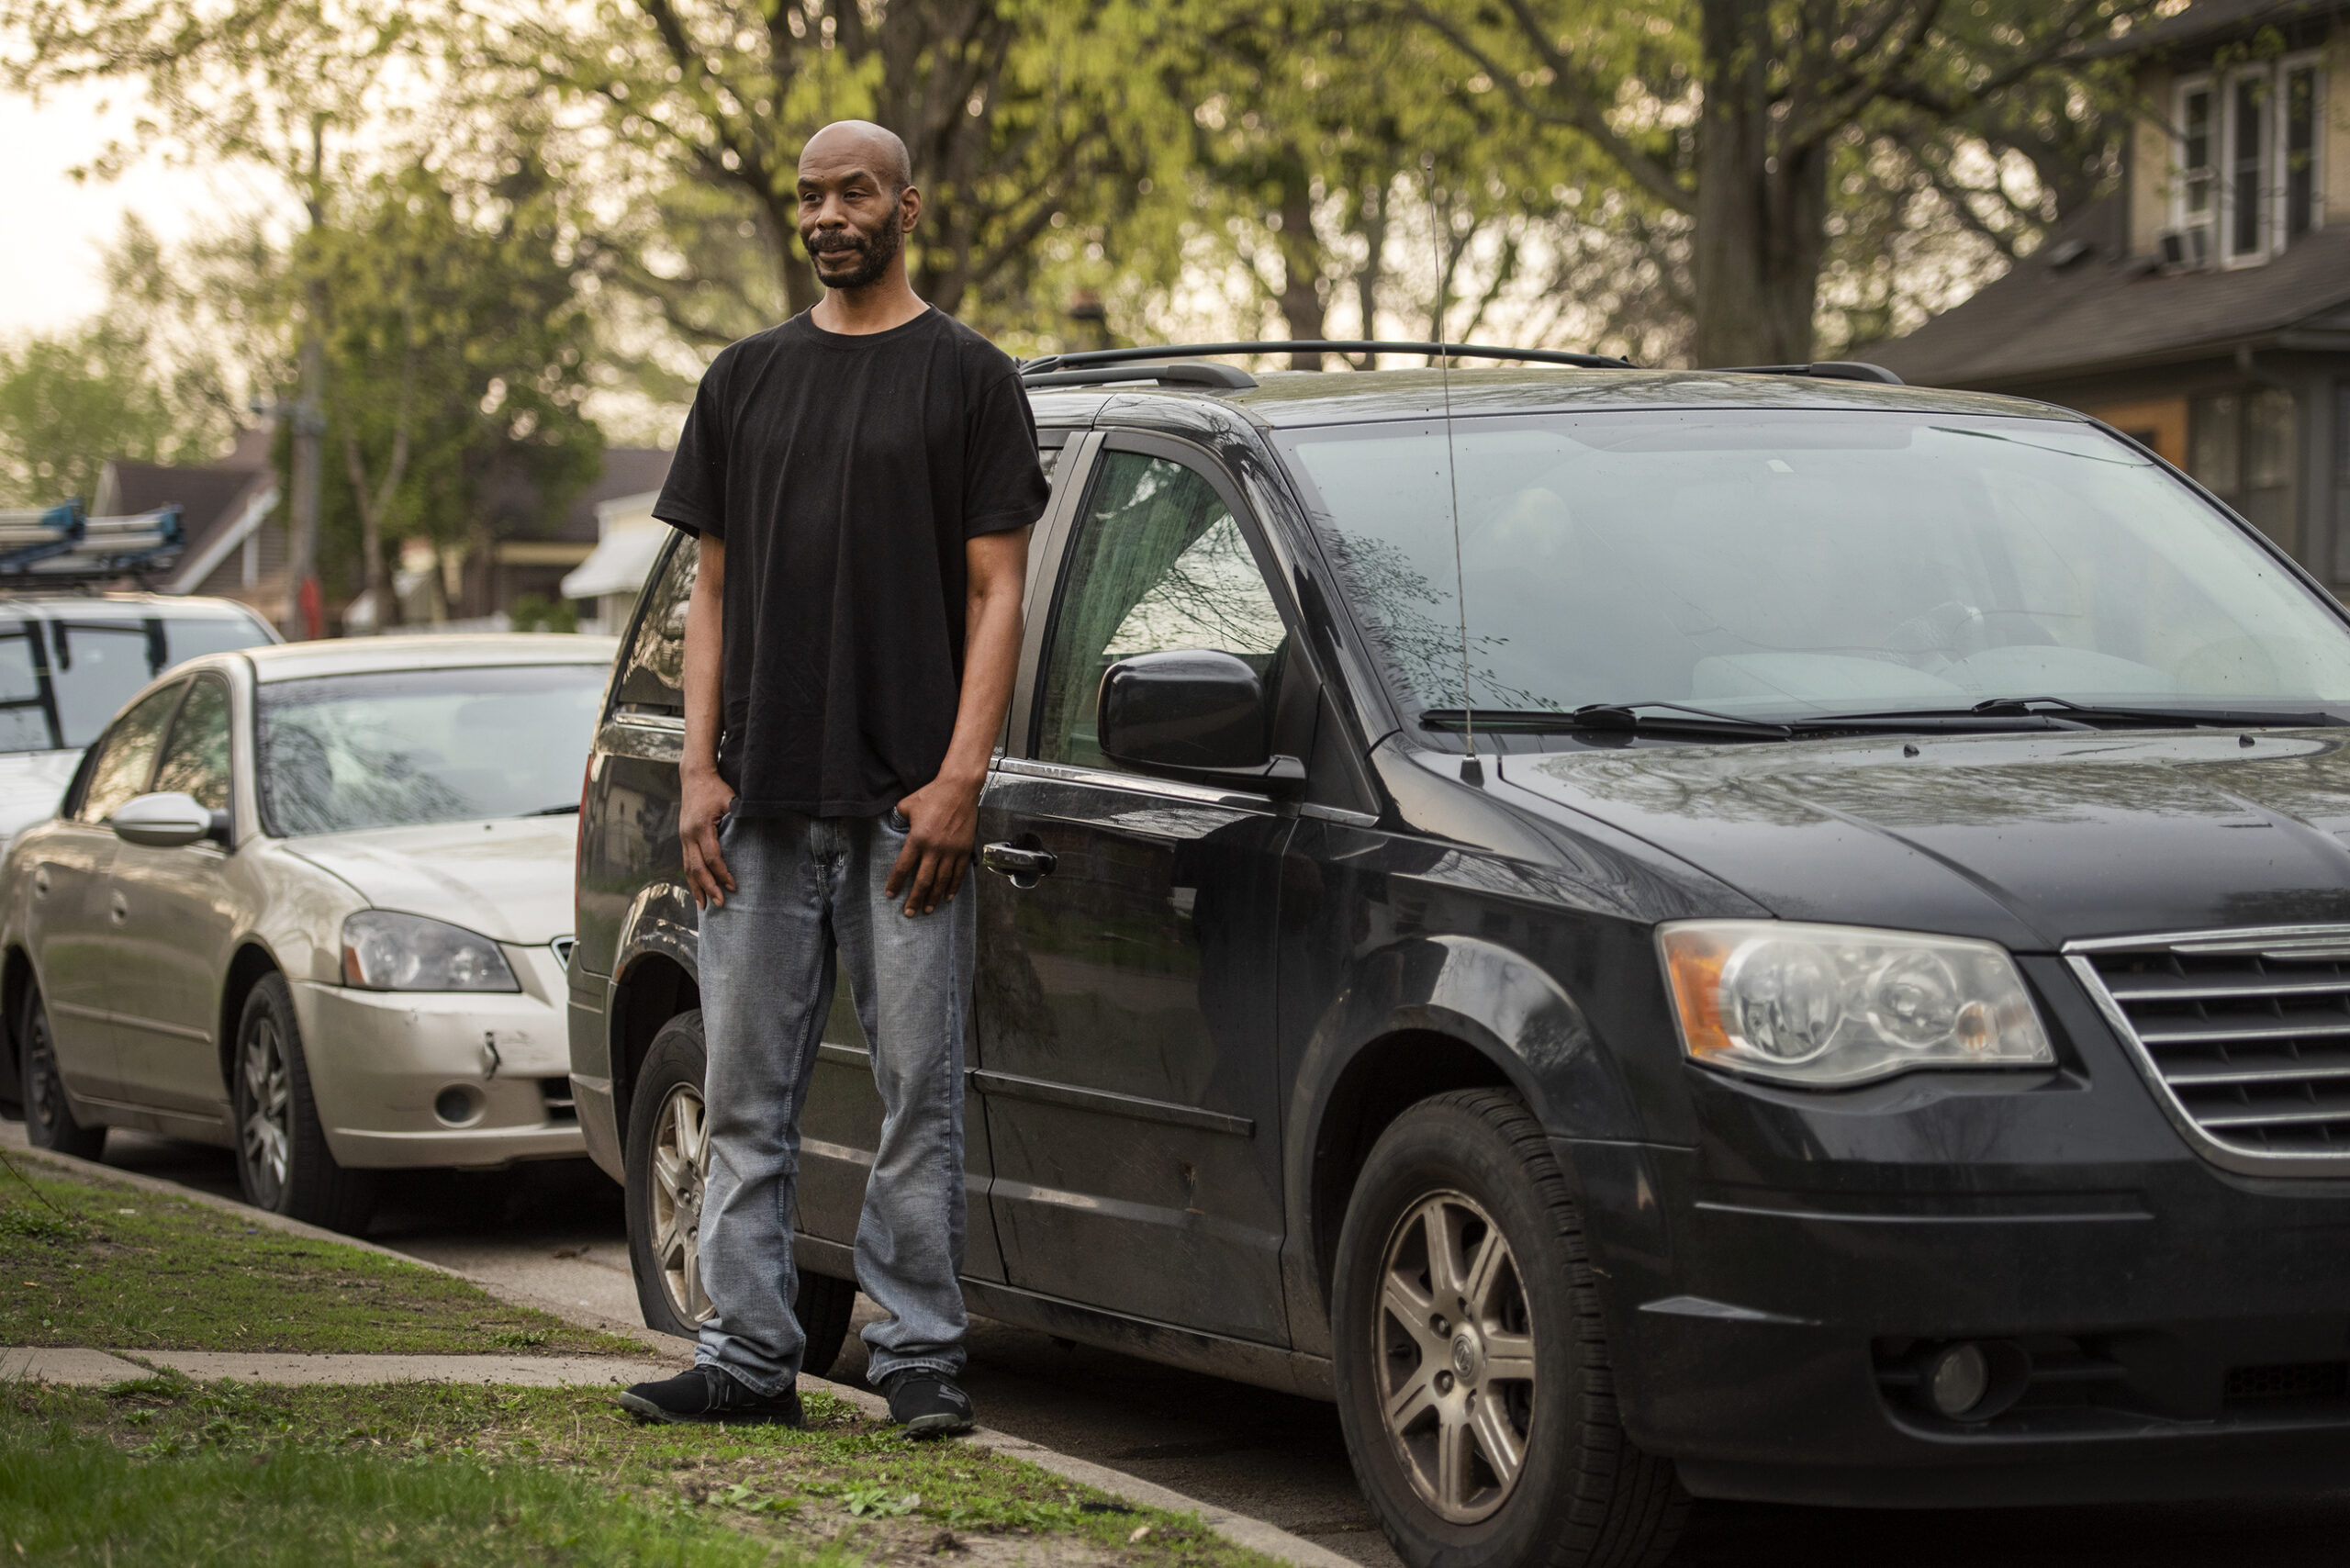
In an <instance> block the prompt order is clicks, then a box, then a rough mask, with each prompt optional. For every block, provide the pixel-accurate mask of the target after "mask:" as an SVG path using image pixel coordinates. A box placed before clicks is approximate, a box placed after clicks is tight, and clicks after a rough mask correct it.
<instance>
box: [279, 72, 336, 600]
mask: <svg viewBox="0 0 2350 1568" xmlns="http://www.w3.org/2000/svg"><path fill="white" fill-rule="evenodd" d="M325 179H326V118H325V117H324V116H322V115H318V116H313V117H311V119H310V188H309V191H308V194H307V196H306V198H305V202H304V205H305V206H307V207H308V208H309V212H310V233H311V236H312V238H313V239H314V240H315V239H316V237H317V235H318V233H319V230H320V229H322V228H323V227H324V226H325V222H326V200H325V192H324V183H325ZM309 296H310V298H309V307H310V308H309V319H308V320H307V321H306V322H304V323H303V329H302V359H301V366H300V369H299V371H298V373H297V376H298V385H297V387H296V391H295V402H294V409H293V413H294V443H293V444H294V454H293V456H294V473H293V476H292V477H293V490H294V495H293V501H292V505H291V507H290V509H289V510H288V512H287V516H286V523H287V530H286V532H287V533H288V535H289V537H288V539H287V541H286V544H287V549H286V564H285V565H286V572H285V615H284V617H283V618H282V619H283V623H284V626H285V634H286V635H287V636H288V637H316V636H319V635H320V634H322V633H323V632H324V631H325V627H324V624H323V622H325V619H326V606H325V603H324V601H323V600H322V599H320V597H319V577H318V569H319V568H318V562H319V438H320V437H321V436H323V435H324V434H325V433H326V428H327V421H326V415H325V413H324V411H323V408H322V398H321V394H322V392H323V390H324V387H325V383H326V374H327V349H326V338H325V332H326V308H327V290H326V279H325V278H324V277H323V276H322V275H320V274H319V270H318V257H317V255H316V247H315V246H313V253H312V256H311V267H310V281H309Z"/></svg>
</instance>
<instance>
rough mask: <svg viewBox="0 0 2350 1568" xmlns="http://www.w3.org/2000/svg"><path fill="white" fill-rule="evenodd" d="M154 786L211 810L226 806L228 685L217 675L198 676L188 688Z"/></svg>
mask: <svg viewBox="0 0 2350 1568" xmlns="http://www.w3.org/2000/svg"><path fill="white" fill-rule="evenodd" d="M155 788H156V789H158V790H179V791H180V792H181V793H183V794H186V795H193V796H195V797H196V803H197V804H198V805H201V806H208V807H210V808H211V809H212V810H213V811H216V812H225V811H227V810H228V809H229V689H228V688H227V687H226V686H223V685H222V684H221V683H220V682H218V680H213V679H210V678H200V679H198V680H197V681H196V683H195V684H194V685H192V686H191V687H189V688H188V693H187V700H186V701H185V703H183V704H181V706H180V711H179V715H178V716H177V717H176V718H174V719H173V721H172V735H171V739H170V740H169V741H167V742H165V743H164V745H163V761H162V766H161V767H158V768H156V769H155Z"/></svg>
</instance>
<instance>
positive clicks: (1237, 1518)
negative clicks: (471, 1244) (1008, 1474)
mask: <svg viewBox="0 0 2350 1568" xmlns="http://www.w3.org/2000/svg"><path fill="white" fill-rule="evenodd" d="M0 1145H5V1146H6V1150H7V1153H8V1157H9V1158H10V1159H23V1160H27V1161H28V1162H32V1163H36V1164H42V1163H45V1164H48V1165H51V1166H53V1167H55V1168H57V1169H59V1170H62V1171H64V1172H65V1173H67V1174H69V1175H73V1176H80V1177H84V1178H87V1179H90V1180H93V1181H98V1182H112V1183H114V1184H116V1185H117V1186H124V1187H129V1188H131V1189H133V1190H134V1191H137V1192H142V1193H153V1194H155V1195H157V1196H159V1197H167V1198H178V1199H181V1200H183V1201H185V1202H187V1203H191V1204H199V1205H202V1206H204V1207H207V1208H212V1209H217V1210H219V1211H220V1212H222V1213H224V1214H232V1215H241V1216H242V1217H243V1218H244V1219H245V1220H246V1221H247V1222H248V1223H249V1224H252V1225H253V1226H263V1227H266V1228H268V1229H271V1230H279V1231H284V1232H285V1233H286V1234H288V1235H290V1236H301V1237H307V1238H309V1239H311V1240H314V1241H332V1242H337V1243H340V1244H341V1245H342V1246H345V1247H356V1248H358V1249H360V1250H361V1251H363V1252H373V1253H375V1254H377V1255H379V1256H381V1257H385V1258H392V1259H397V1260H398V1261H400V1262H403V1263H406V1264H408V1265H409V1266H411V1267H413V1268H419V1269H430V1270H431V1271H433V1272H435V1273H440V1274H447V1275H449V1276H450V1277H452V1278H453V1279H460V1280H464V1282H466V1283H467V1284H470V1285H472V1286H474V1287H475V1288H476V1289H477V1290H481V1291H483V1292H486V1293H487V1294H489V1295H491V1296H493V1297H495V1298H496V1299H498V1300H499V1301H502V1302H505V1303H507V1304H508V1305H513V1306H527V1307H533V1308H536V1309H537V1310H538V1311H541V1312H543V1313H545V1314H547V1315H548V1316H552V1317H559V1318H562V1319H563V1320H564V1321H565V1322H566V1323H570V1324H574V1325H576V1326H577V1327H583V1328H601V1329H604V1330H606V1331H607V1332H610V1333H613V1334H622V1335H626V1336H627V1337H629V1338H632V1339H634V1340H636V1341H637V1342H638V1343H639V1344H642V1345H643V1346H644V1347H645V1348H646V1349H647V1350H653V1351H655V1352H656V1353H657V1354H659V1355H661V1356H663V1357H664V1358H665V1359H664V1361H663V1362H662V1364H661V1365H660V1366H659V1367H657V1368H655V1369H653V1370H655V1371H656V1372H670V1371H674V1370H676V1368H677V1367H678V1366H680V1365H683V1364H684V1363H686V1362H687V1361H690V1360H691V1359H692V1347H691V1342H690V1341H688V1340H683V1339H678V1338H672V1337H671V1336H669V1335H666V1334H662V1333H659V1332H657V1331H655V1330H654V1329H651V1328H648V1327H644V1326H643V1324H641V1323H621V1322H617V1321H615V1320H613V1319H611V1318H609V1317H604V1316H600V1315H599V1314H596V1313H592V1312H583V1311H582V1310H580V1309H579V1308H578V1307H576V1306H569V1305H565V1304H563V1303H561V1302H554V1301H548V1300H545V1299H544V1298H543V1297H539V1296H534V1295H532V1294H529V1293H528V1292H525V1291H514V1290H507V1289H504V1288H502V1287H499V1286H497V1285H492V1284H489V1283H487V1282H483V1281H481V1280H476V1279H475V1278H473V1277H472V1276H471V1275H469V1274H465V1273H463V1272H461V1271H458V1270H455V1269H449V1268H443V1267H442V1265H440V1264H438V1263H428V1262H426V1261H425V1260H423V1259H421V1258H411V1257H409V1256H408V1254H407V1253H405V1252H397V1251H394V1250H393V1249H391V1248H388V1247H382V1246H378V1245H376V1244H375V1242H372V1241H362V1240H360V1239H359V1238H356V1237H350V1236H344V1235H341V1234H340V1233H339V1232H336V1231H331V1230H326V1229H322V1228H321V1227H319V1226H315V1225H305V1224H303V1223H302V1222H301V1221H299V1220H293V1219H287V1218H285V1216H283V1215H274V1214H270V1213H268V1212H266V1211H265V1210H262V1209H256V1208H254V1207H252V1205H251V1204H241V1203H238V1202H236V1201H235V1200H234V1199H230V1198H218V1197H215V1196H213V1195H212V1194H211V1193H198V1192H192V1191H190V1190H189V1189H187V1188H185V1187H181V1186H178V1185H176V1184H174V1183H173V1182H163V1181H159V1180H157V1179H156V1178H154V1177H152V1176H141V1175H140V1174H138V1173H137V1172H135V1171H130V1170H116V1169H115V1168H114V1167H112V1166H110V1165H101V1164H98V1163H97V1162H96V1161H95V1160H88V1159H75V1158H73V1156H71V1155H64V1154H57V1153H53V1152H51V1151H50V1150H48V1149H40V1148H30V1147H28V1146H27V1144H26V1143H25V1142H24V1129H23V1127H22V1126H18V1125H17V1124H15V1123H6V1124H0ZM17 1353H18V1352H15V1351H11V1352H8V1354H10V1355H11V1356H14V1355H16V1354H17ZM73 1353H74V1354H77V1355H96V1354H98V1352H93V1351H76V1352H73ZM216 1354H218V1359H220V1360H223V1361H271V1360H282V1361H291V1360H297V1359H306V1360H323V1359H327V1358H295V1357H274V1358H273V1357H267V1356H232V1355H229V1354H228V1353H225V1352H220V1353H216V1352H209V1351H181V1350H173V1351H164V1352H151V1351H143V1350H142V1351H140V1357H141V1358H142V1359H144V1360H148V1361H155V1362H156V1363H157V1364H159V1365H162V1364H170V1363H172V1362H173V1361H188V1360H194V1359H196V1358H197V1357H199V1356H202V1357H206V1358H211V1357H213V1356H214V1355H216ZM104 1359H105V1360H107V1361H112V1360H113V1359H114V1358H112V1357H105V1358H104ZM332 1359H334V1360H338V1361H364V1360H374V1359H378V1358H369V1357H336V1358H332ZM380 1359H381V1360H385V1361H410V1360H414V1361H460V1360H464V1361H472V1360H480V1361H505V1362H508V1363H509V1364H520V1363H523V1362H527V1361H532V1360H539V1361H559V1360H564V1359H565V1358H560V1357H538V1358H531V1357H514V1358H510V1359H509V1358H504V1357H478V1358H476V1357H384V1358H380ZM570 1359H575V1360H576V1359H578V1358H570ZM7 1364H13V1362H9V1363H0V1365H7ZM615 1370H616V1371H617V1370H618V1368H617V1366H616V1367H615ZM131 1375H134V1376H145V1375H147V1374H146V1373H145V1372H143V1371H141V1370H140V1369H136V1368H134V1369H132V1372H131ZM190 1375H192V1376H213V1377H225V1376H233V1375H238V1374H235V1373H229V1372H210V1373H197V1372H190ZM269 1381H278V1380H275V1379H272V1380H269ZM342 1381H351V1380H342ZM463 1381H465V1382H474V1381H476V1380H475V1379H473V1378H466V1379H464V1380H463ZM481 1381H487V1380H481ZM800 1384H801V1385H802V1386H803V1387H804V1388H807V1389H809V1390H811V1391H813V1392H820V1393H823V1394H831V1395H832V1396H833V1397H834V1398H835V1399H838V1400H841V1401H842V1402H844V1403H845V1404H847V1405H851V1406H855V1407H856V1408H857V1409H859V1410H862V1411H864V1412H865V1413H866V1414H867V1415H871V1416H880V1417H887V1416H888V1415H889V1413H890V1407H889V1403H888V1401H886V1400H884V1399H883V1398H882V1397H881V1396H880V1395H879V1394H874V1393H872V1392H870V1391H869V1390H867V1389H862V1388H853V1387H851V1386H850V1385H848V1384H847V1383H834V1382H833V1381H832V1380H831V1379H829V1378H821V1377H810V1376H806V1375H804V1374H803V1375H802V1376H801V1377H800ZM968 1440H969V1441H971V1442H974V1443H977V1444H978V1445H979V1447H981V1448H985V1449H990V1450H994V1451H995V1452H998V1453H1001V1454H1003V1455H1005V1456H1007V1457H1009V1458H1013V1459H1018V1460H1022V1461H1024V1462H1027V1463H1029V1464H1033V1465H1035V1466H1036V1468H1038V1469H1039V1470H1046V1471H1050V1472H1051V1473H1053V1474H1055V1475H1057V1476H1060V1477H1061V1478H1063V1479H1064V1480H1068V1481H1074V1482H1076V1483H1078V1484H1080V1485H1083V1486H1091V1487H1092V1488H1094V1489H1095V1490H1096V1491H1099V1492H1104V1493H1107V1494H1108V1495H1111V1496H1113V1497H1115V1498H1117V1499H1119V1500H1120V1501H1121V1502H1125V1503H1131V1504H1133V1505H1135V1506H1137V1507H1145V1508H1158V1509H1162V1510H1164V1511H1165V1512H1168V1513H1170V1514H1192V1515H1196V1516H1197V1517H1198V1518H1199V1520H1200V1522H1201V1523H1202V1524H1203V1525H1204V1526H1206V1527H1207V1528H1208V1529H1212V1530H1214V1532H1215V1533H1216V1534H1218V1535H1220V1536H1222V1537H1223V1538H1224V1539H1225V1540H1228V1541H1231V1542H1232V1543H1233V1544H1234V1545H1236V1546H1242V1547H1246V1548H1248V1550H1249V1551H1259V1552H1262V1553H1264V1554H1265V1555H1266V1556H1268V1557H1270V1558H1274V1559H1277V1560H1278V1561H1281V1562H1288V1563H1292V1564H1293V1565H1294V1568H1360V1564H1358V1563H1357V1562H1354V1561H1353V1560H1352V1559H1351V1558H1348V1557H1343V1556H1341V1555H1339V1554H1338V1553H1337V1552H1335V1551H1331V1550H1330V1549H1329V1548H1328V1547H1326V1546H1317V1545H1315V1543H1314V1542H1313V1541H1310V1540H1305V1539H1304V1537H1302V1536H1295V1535H1292V1534H1291V1533H1290V1532H1289V1531H1287V1530H1285V1529H1281V1527H1279V1526H1278V1525H1272V1524H1268V1523H1267V1522H1265V1521H1264V1520H1263V1519H1259V1518H1251V1517H1250V1516H1248V1515H1247V1514H1236V1513H1233V1512H1231V1511H1230V1510H1228V1509H1225V1508H1219V1507H1217V1506H1215V1505H1214V1504H1212V1503H1205V1502H1202V1501H1201V1500H1200V1499H1199V1498H1197V1497H1192V1496H1187V1495H1184V1494H1183V1493H1181V1492H1177V1491H1173V1490H1170V1489H1169V1488H1168V1487H1165V1486H1160V1485H1158V1484H1154V1483H1152V1482H1148V1481H1145V1480H1144V1479H1143V1478H1142V1477H1140V1476H1139V1475H1129V1474H1127V1473H1125V1471H1123V1470H1113V1469H1111V1468H1110V1467H1109V1466H1107V1465H1102V1464H1095V1463H1094V1462H1092V1461H1091V1460H1083V1459H1078V1458H1075V1457H1073V1456H1071V1455H1069V1454H1065V1453H1059V1452H1057V1451H1056V1450H1052V1449H1048V1448H1045V1447H1043V1446H1042V1445H1040V1444H1037V1443H1032V1442H1030V1441H1029V1440H1028V1439H1025V1438H1015V1437H1013V1436H1012V1435H1011V1434H1010V1433H1008V1432H999V1431H995V1430H993V1429H992V1428H986V1427H981V1428H979V1429H977V1430H976V1431H974V1432H972V1433H971V1435H970V1437H969V1439H968Z"/></svg>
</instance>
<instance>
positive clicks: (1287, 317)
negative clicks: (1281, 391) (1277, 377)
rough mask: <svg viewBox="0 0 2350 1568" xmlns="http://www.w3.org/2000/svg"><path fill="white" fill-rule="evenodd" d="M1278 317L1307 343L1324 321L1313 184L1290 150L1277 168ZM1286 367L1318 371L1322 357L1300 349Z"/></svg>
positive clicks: (1317, 334) (1323, 327)
mask: <svg viewBox="0 0 2350 1568" xmlns="http://www.w3.org/2000/svg"><path fill="white" fill-rule="evenodd" d="M1323 309H1324V304H1323V298H1322V241H1321V240H1320V239H1319V237H1317V236H1316V235H1315V232H1314V184H1313V179H1312V176H1311V175H1309V174H1307V172H1306V168H1305V160H1304V158H1302V157H1300V156H1298V155H1297V153H1296V151H1294V150H1293V149H1292V150H1291V151H1289V153H1288V155H1287V156H1286V157H1284V158H1283V159H1282V161H1281V320H1282V321H1283V322H1284V323H1285V324H1286V325H1287V326H1288V328H1289V335H1290V337H1291V338H1292V339H1294V340H1301V341H1304V342H1313V341H1315V340H1316V339H1319V338H1320V337H1322V336H1323V334H1324V333H1325V332H1326V331H1327V330H1328V328H1327V327H1326V325H1325V324H1324V317H1323ZM1289 367H1290V368H1291V369H1292V370H1319V369H1321V368H1322V356H1321V355H1320V354H1319V353H1314V352H1312V351H1310V350H1301V351H1300V352H1298V353H1293V354H1292V355H1290V356H1289Z"/></svg>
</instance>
